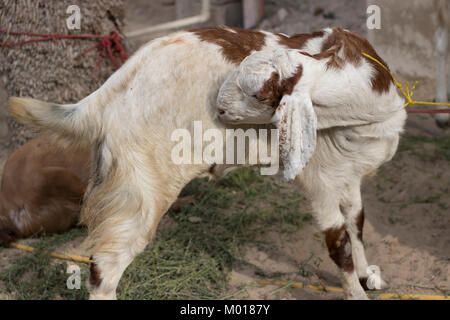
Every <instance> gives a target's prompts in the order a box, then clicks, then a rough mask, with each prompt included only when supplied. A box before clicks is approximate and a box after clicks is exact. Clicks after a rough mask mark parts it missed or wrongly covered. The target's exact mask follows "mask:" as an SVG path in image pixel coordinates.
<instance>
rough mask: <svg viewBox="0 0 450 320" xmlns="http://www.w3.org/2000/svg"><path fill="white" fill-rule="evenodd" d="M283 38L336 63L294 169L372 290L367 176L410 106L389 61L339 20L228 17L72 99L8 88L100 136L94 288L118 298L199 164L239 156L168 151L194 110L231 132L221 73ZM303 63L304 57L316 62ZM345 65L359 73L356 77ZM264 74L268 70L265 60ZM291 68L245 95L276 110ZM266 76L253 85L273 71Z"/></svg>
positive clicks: (172, 38) (214, 169) (343, 258)
mask: <svg viewBox="0 0 450 320" xmlns="http://www.w3.org/2000/svg"><path fill="white" fill-rule="evenodd" d="M280 48H281V49H282V48H284V49H289V48H291V49H300V50H301V51H302V52H304V54H305V56H306V55H310V56H311V57H312V59H317V60H318V61H322V62H323V63H324V65H325V67H324V71H323V72H324V73H323V74H321V75H322V76H324V77H327V73H328V72H329V73H330V75H334V76H332V77H330V79H333V80H332V81H331V80H330V81H324V82H322V85H321V86H319V87H318V88H317V92H316V94H314V95H311V96H312V97H315V98H314V99H312V100H311V102H312V107H313V109H314V113H315V115H316V116H317V137H316V145H315V150H314V153H313V154H312V156H311V158H310V159H309V162H308V164H307V165H306V166H305V167H304V168H303V170H302V171H301V174H300V176H299V178H297V179H296V180H297V181H298V182H299V184H302V185H303V186H304V187H305V190H306V192H307V193H308V196H309V199H310V200H311V202H312V207H313V209H314V217H315V219H316V221H317V222H318V225H319V226H320V228H321V230H323V232H324V234H325V239H326V243H327V246H328V249H329V253H330V256H331V258H332V259H333V260H334V261H335V263H336V264H337V266H338V268H339V270H340V271H341V274H342V279H343V286H344V288H345V292H346V295H347V297H349V298H353V299H364V298H367V297H366V294H365V292H364V289H363V287H362V286H361V284H360V282H359V281H360V280H361V281H362V283H363V284H365V281H364V280H365V279H366V278H367V277H368V270H367V265H368V264H367V261H366V258H365V255H364V248H363V245H362V242H361V239H362V228H363V221H364V211H363V207H362V202H361V194H360V184H361V179H362V178H363V177H364V176H365V175H367V174H368V173H370V172H372V171H374V170H376V169H377V168H378V167H379V166H380V165H381V164H383V163H384V162H386V161H388V160H389V159H391V158H392V156H393V155H394V153H395V151H396V148H397V144H398V140H399V134H400V132H401V131H402V128H403V124H404V121H405V117H406V114H405V111H404V110H403V108H402V105H403V100H402V99H401V98H400V97H399V95H398V94H397V92H396V90H395V86H394V84H393V83H392V81H391V78H390V75H389V73H388V72H387V71H386V70H384V69H383V68H382V67H380V66H379V65H377V64H376V63H374V62H372V61H371V60H369V59H366V58H364V57H363V56H362V55H361V52H366V53H367V54H370V55H371V56H373V57H375V58H377V59H380V60H381V58H380V57H379V56H378V55H377V53H376V52H375V50H374V49H373V48H372V46H371V45H370V44H369V43H368V42H367V41H366V40H365V39H364V38H363V37H361V36H359V35H358V34H356V33H353V32H350V31H346V30H342V29H339V28H338V29H325V30H322V31H318V32H314V33H311V34H298V35H294V36H291V37H288V36H285V35H282V34H273V33H269V32H263V31H250V30H241V29H237V28H228V27H218V28H216V27H211V28H203V29H196V30H191V31H185V32H176V33H173V34H171V35H169V36H166V37H162V38H159V39H155V40H153V41H151V42H150V43H148V44H147V45H145V46H143V47H142V48H141V49H140V50H138V51H137V52H136V53H135V54H134V55H133V56H132V57H131V58H130V59H129V60H128V61H127V62H126V63H125V65H123V66H122V67H121V68H120V70H118V71H117V72H116V73H115V74H113V75H112V76H111V77H110V78H109V79H108V80H107V81H106V82H105V84H104V85H103V86H102V87H101V88H100V89H98V90H97V91H95V92H94V93H92V94H91V95H89V96H88V97H86V98H84V99H83V100H81V101H80V102H78V103H76V104H71V105H60V104H54V103H46V102H42V101H38V100H34V99H27V98H11V99H10V102H9V110H10V112H11V113H12V114H13V115H14V116H15V117H16V118H17V119H18V120H19V121H21V122H22V123H25V124H28V125H31V126H33V127H35V128H38V129H40V130H42V131H46V132H49V133H50V134H51V135H53V136H54V137H56V138H60V139H62V140H64V141H66V142H69V143H73V144H84V145H87V146H91V147H93V152H94V158H95V159H96V161H95V166H94V168H93V176H92V178H93V183H92V188H91V190H90V191H89V192H88V193H87V194H86V197H85V203H84V209H83V213H82V218H83V221H84V222H85V223H86V224H87V226H88V228H89V237H88V239H87V244H88V245H90V250H91V252H92V254H93V259H94V261H95V263H93V264H92V268H91V278H90V287H91V288H90V294H91V298H93V299H111V298H115V296H116V295H115V292H116V288H117V285H118V282H119V280H120V278H121V275H122V273H123V272H124V270H125V269H126V268H127V266H128V265H129V264H130V263H131V261H132V260H133V259H134V257H135V256H136V255H137V254H139V253H140V252H141V251H142V250H143V249H144V248H145V246H146V245H147V244H148V243H149V241H150V240H151V238H152V236H153V234H154V232H155V229H156V228H157V226H158V223H159V221H160V219H161V217H162V216H163V215H164V213H165V212H166V211H167V209H168V208H169V207H170V205H171V204H172V203H173V202H174V201H175V199H176V198H177V195H178V194H179V192H180V191H181V189H182V188H183V187H184V186H185V185H186V184H187V183H188V182H189V181H191V180H192V179H194V178H196V177H199V176H202V175H209V176H211V175H213V176H220V175H222V174H223V173H224V172H227V171H229V170H228V169H230V167H235V166H236V165H231V164H230V165H228V164H220V163H207V162H205V161H204V162H201V163H192V164H182V165H180V164H176V163H174V162H173V161H172V158H171V151H172V149H173V147H174V146H175V145H176V143H177V142H176V141H172V140H171V136H172V133H173V131H174V130H176V129H180V128H182V129H187V130H189V131H190V132H191V133H192V136H194V132H193V131H194V128H193V123H194V121H201V123H202V126H203V128H204V130H207V129H215V130H219V131H220V132H222V133H223V135H224V136H225V130H226V129H227V128H236V126H234V125H231V124H226V123H225V122H222V121H221V120H220V119H219V117H218V114H219V111H218V110H219V109H218V103H217V98H218V94H219V91H220V88H221V86H222V84H224V82H225V80H226V79H227V78H228V77H230V76H231V75H232V74H233V72H235V71H236V69H237V68H239V65H240V64H241V62H242V61H243V60H244V59H245V58H246V57H247V56H249V55H250V54H251V53H252V52H254V51H261V50H265V51H267V50H275V49H280ZM306 69H309V67H308V68H307V67H306V65H305V72H309V71H307V70H306ZM347 69H349V70H359V71H360V72H361V73H360V75H359V76H358V78H357V79H349V78H348V77H347V76H346V70H347ZM263 74H264V75H267V76H268V77H271V76H272V75H271V74H270V73H269V74H267V70H265V71H264V73H263ZM338 74H341V75H342V77H339V76H338ZM350 74H352V75H353V74H354V72H352V73H350ZM292 75H293V71H292V69H291V70H290V71H289V70H288V71H286V72H284V71H283V70H282V69H280V70H279V77H278V78H277V79H275V80H274V81H273V84H274V86H276V89H277V90H276V95H273V92H274V91H273V90H267V92H268V93H269V94H270V95H271V96H270V97H258V96H257V95H256V97H254V96H253V95H254V94H253V93H250V92H249V93H248V94H249V96H248V97H246V100H245V101H246V102H245V103H244V105H245V106H247V107H248V105H250V104H251V103H253V104H257V103H259V102H260V101H258V100H260V99H262V100H263V99H269V98H270V108H272V109H270V108H269V109H268V112H269V113H275V112H276V110H277V108H278V106H279V104H280V102H281V101H283V100H289V95H290V94H291V93H292V90H293V88H294V87H295V85H296V84H297V81H301V79H302V77H300V78H299V79H295V77H294V78H292V77H291V76H292ZM286 79H290V80H289V81H287V80H286ZM260 80H261V82H260V83H258V85H259V86H258V85H255V86H254V88H260V85H262V83H263V82H264V81H265V80H269V79H262V78H261V79H260ZM343 84H348V85H349V87H348V88H345V90H346V92H350V93H352V94H353V95H355V100H358V99H359V98H360V99H361V100H360V104H352V105H347V104H346V103H345V100H346V99H347V97H346V98H345V99H344V101H343V100H342V99H341V95H340V91H341V90H342V88H343V87H342V85H343ZM274 88H275V87H274ZM361 89H362V92H360V90H361ZM264 92H265V91H264V90H263V91H262V92H261V93H264ZM241 93H242V92H241ZM244 93H245V92H244ZM237 94H238V92H237ZM231 95H233V93H232V94H231ZM367 95H368V96H367ZM292 97H294V96H292ZM321 97H323V99H321ZM374 97H376V99H375V100H373V101H372V100H371V98H374ZM252 99H253V100H252ZM302 101H304V100H300V102H302ZM291 102H292V101H291ZM220 103H221V102H220V101H219V105H220ZM250 126H254V127H257V126H260V127H261V126H263V127H267V128H269V127H271V126H272V125H270V124H266V125H257V124H255V125H250ZM292 136H294V135H292V134H291V137H292Z"/></svg>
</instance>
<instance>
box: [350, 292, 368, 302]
mask: <svg viewBox="0 0 450 320" xmlns="http://www.w3.org/2000/svg"><path fill="white" fill-rule="evenodd" d="M347 299H348V300H369V297H367V294H366V293H365V292H364V291H363V290H361V291H358V292H354V293H351V294H349V295H348V297H347Z"/></svg>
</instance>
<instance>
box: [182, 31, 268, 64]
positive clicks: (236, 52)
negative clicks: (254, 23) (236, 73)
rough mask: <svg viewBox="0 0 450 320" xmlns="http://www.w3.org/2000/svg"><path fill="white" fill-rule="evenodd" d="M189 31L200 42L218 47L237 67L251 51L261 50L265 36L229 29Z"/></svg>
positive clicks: (255, 32) (260, 33) (254, 32)
mask: <svg viewBox="0 0 450 320" xmlns="http://www.w3.org/2000/svg"><path fill="white" fill-rule="evenodd" d="M189 31H190V32H192V33H194V34H195V35H197V36H198V37H199V38H200V40H202V41H207V42H211V43H214V44H216V45H218V46H220V47H221V48H222V53H223V55H224V56H225V58H226V59H227V60H228V61H230V62H232V63H234V64H236V65H239V64H240V63H241V62H242V60H244V59H245V57H247V56H249V55H250V53H251V52H252V51H259V50H261V49H262V47H263V46H264V43H265V38H266V35H265V34H264V33H262V32H260V31H256V30H244V29H239V28H231V27H210V28H201V29H192V30H189Z"/></svg>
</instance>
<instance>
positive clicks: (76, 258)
mask: <svg viewBox="0 0 450 320" xmlns="http://www.w3.org/2000/svg"><path fill="white" fill-rule="evenodd" d="M9 245H10V246H11V247H14V248H16V249H20V250H23V251H27V252H34V251H35V249H34V248H33V247H30V246H26V245H24V244H20V243H16V242H11V243H10V244H9ZM49 255H50V256H52V257H54V258H58V259H63V260H72V261H77V262H83V263H91V262H92V260H91V259H89V258H87V257H81V256H76V255H71V254H62V253H57V252H50V253H49Z"/></svg>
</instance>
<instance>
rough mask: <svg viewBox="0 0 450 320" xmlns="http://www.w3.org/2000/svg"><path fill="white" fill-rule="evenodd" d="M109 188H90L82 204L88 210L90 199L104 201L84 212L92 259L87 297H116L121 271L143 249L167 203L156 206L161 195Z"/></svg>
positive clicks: (91, 200)
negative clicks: (100, 204) (87, 200)
mask: <svg viewBox="0 0 450 320" xmlns="http://www.w3.org/2000/svg"><path fill="white" fill-rule="evenodd" d="M108 189H109V188H108ZM110 191H111V189H109V190H103V191H101V192H98V190H96V189H95V188H94V189H93V190H92V191H91V193H92V194H91V195H90V196H89V202H88V203H87V205H86V209H87V210H90V208H89V205H90V203H92V202H94V201H100V202H102V203H103V204H104V207H102V208H101V210H100V211H99V210H90V212H88V213H86V212H85V215H86V216H87V218H85V220H87V221H86V222H87V225H88V228H89V238H88V241H89V242H88V245H89V244H90V245H91V250H90V252H91V254H92V259H93V263H92V264H91V275H90V278H89V283H88V286H89V291H90V299H115V298H116V288H117V285H118V283H119V280H120V278H121V276H122V274H123V272H124V271H125V269H126V268H127V267H128V265H129V264H130V263H131V262H132V261H133V259H134V258H135V257H136V256H137V255H138V254H139V253H141V252H142V251H143V250H144V249H145V247H146V245H147V244H148V243H149V241H150V240H151V238H152V236H153V234H154V232H155V230H156V227H157V225H158V223H159V221H160V219H161V217H162V216H163V214H164V213H165V211H166V210H167V209H168V207H169V205H170V203H168V204H167V207H166V206H157V205H156V199H161V198H164V197H163V196H161V197H159V198H158V196H159V195H155V194H153V195H151V192H147V193H146V194H145V197H142V196H139V194H141V195H142V193H132V192H131V190H115V191H113V192H110ZM106 192H108V193H106ZM175 197H176V195H175ZM94 206H95V204H94ZM95 209H99V208H98V207H97V208H95Z"/></svg>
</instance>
